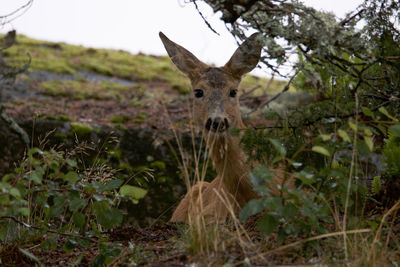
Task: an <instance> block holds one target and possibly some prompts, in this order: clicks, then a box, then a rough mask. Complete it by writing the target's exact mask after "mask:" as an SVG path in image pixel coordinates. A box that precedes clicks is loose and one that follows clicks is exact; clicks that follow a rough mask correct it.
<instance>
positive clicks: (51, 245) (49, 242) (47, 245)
mask: <svg viewBox="0 0 400 267" xmlns="http://www.w3.org/2000/svg"><path fill="white" fill-rule="evenodd" d="M40 247H41V248H42V249H43V250H49V249H56V248H57V240H56V239H54V238H49V239H46V240H45V241H43V242H42V243H41V244H40Z"/></svg>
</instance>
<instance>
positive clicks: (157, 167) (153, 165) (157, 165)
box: [150, 161, 166, 171]
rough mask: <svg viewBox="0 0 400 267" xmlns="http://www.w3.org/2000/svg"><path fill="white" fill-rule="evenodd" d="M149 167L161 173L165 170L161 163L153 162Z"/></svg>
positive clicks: (163, 164)
mask: <svg viewBox="0 0 400 267" xmlns="http://www.w3.org/2000/svg"><path fill="white" fill-rule="evenodd" d="M150 167H151V168H153V169H157V170H160V171H162V170H165V168H166V165H165V163H164V162H162V161H154V162H152V163H150Z"/></svg>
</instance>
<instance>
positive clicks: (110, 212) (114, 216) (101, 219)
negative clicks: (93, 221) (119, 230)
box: [92, 201, 122, 229]
mask: <svg viewBox="0 0 400 267" xmlns="http://www.w3.org/2000/svg"><path fill="white" fill-rule="evenodd" d="M92 207H93V209H94V213H95V215H96V218H97V222H98V223H99V224H100V225H101V226H103V227H104V228H105V229H111V228H113V227H115V226H119V225H120V224H121V223H122V212H121V211H120V210H118V209H116V208H110V206H109V205H108V203H107V202H106V201H101V202H95V203H93V206H92Z"/></svg>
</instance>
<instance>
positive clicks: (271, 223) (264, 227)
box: [257, 213, 279, 236]
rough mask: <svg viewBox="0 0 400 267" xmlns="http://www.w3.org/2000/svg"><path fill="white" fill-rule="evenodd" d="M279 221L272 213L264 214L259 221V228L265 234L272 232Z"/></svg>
mask: <svg viewBox="0 0 400 267" xmlns="http://www.w3.org/2000/svg"><path fill="white" fill-rule="evenodd" d="M278 224H279V221H278V219H277V218H275V216H273V215H272V214H269V213H267V214H265V215H263V216H262V217H261V218H260V219H259V220H258V222H257V229H258V230H259V231H260V232H261V233H263V234H264V235H266V236H267V235H269V234H271V233H272V232H273V231H274V230H275V229H276V227H277V226H278Z"/></svg>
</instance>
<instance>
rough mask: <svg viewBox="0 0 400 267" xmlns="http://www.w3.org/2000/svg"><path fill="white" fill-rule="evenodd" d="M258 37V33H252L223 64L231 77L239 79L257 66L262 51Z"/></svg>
mask: <svg viewBox="0 0 400 267" xmlns="http://www.w3.org/2000/svg"><path fill="white" fill-rule="evenodd" d="M258 35H259V33H254V34H252V35H251V36H250V37H249V38H248V39H247V40H246V41H244V42H243V43H242V44H241V45H240V46H239V47H238V49H236V51H235V53H234V54H233V55H232V57H231V59H229V61H228V63H226V64H225V66H224V68H225V69H227V70H228V71H229V72H230V73H232V75H233V76H235V77H237V78H240V77H242V75H244V74H246V73H248V72H250V71H251V70H253V69H254V68H255V67H256V66H257V64H258V61H259V60H260V56H261V49H262V45H261V43H260V41H259V39H258V37H257V36H258Z"/></svg>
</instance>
